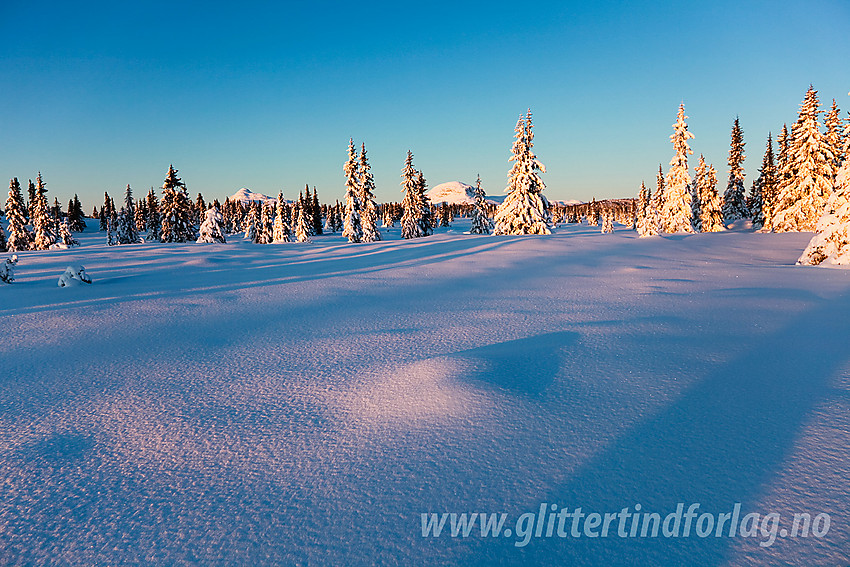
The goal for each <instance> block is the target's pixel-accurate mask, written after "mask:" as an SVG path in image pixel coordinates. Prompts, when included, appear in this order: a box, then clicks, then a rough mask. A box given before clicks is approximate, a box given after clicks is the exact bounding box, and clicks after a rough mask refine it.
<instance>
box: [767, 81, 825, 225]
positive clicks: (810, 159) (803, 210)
mask: <svg viewBox="0 0 850 567" xmlns="http://www.w3.org/2000/svg"><path fill="white" fill-rule="evenodd" d="M820 112H821V110H820V102H819V101H818V97H817V91H816V90H815V89H814V87H811V86H810V87H809V90H808V91H807V92H806V96H805V97H804V99H803V103H802V104H801V105H800V114H799V117H798V118H797V122H796V123H795V124H794V126H793V128H792V129H791V140H790V143H789V147H788V162H789V167H790V169H791V170H792V173H791V175H792V177H791V178H790V179H788V180H786V183H785V185H784V186H783V187H781V193H780V195H779V199H778V201H779V203H778V205H777V209H776V211H775V213H774V218H773V230H774V231H775V232H805V231H814V230H816V228H817V224H818V220H819V219H820V217H821V215H822V214H823V211H824V209H825V208H826V202H827V200H828V199H829V197H830V195H831V194H832V186H833V180H832V178H831V175H830V174H831V172H832V168H831V166H830V164H829V160H830V158H829V156H827V155H826V153H825V152H824V144H823V134H821V131H820V124H819V121H818V115H819V114H820Z"/></svg>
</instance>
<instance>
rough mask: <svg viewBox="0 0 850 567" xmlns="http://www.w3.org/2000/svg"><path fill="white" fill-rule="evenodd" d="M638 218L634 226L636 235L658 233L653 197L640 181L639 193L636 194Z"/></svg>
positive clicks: (642, 235)
mask: <svg viewBox="0 0 850 567" xmlns="http://www.w3.org/2000/svg"><path fill="white" fill-rule="evenodd" d="M637 207H638V213H637V215H638V218H637V223H636V228H637V232H638V235H639V236H640V237H641V238H643V237H646V236H657V235H658V213H657V211H656V210H655V199H653V198H652V195H651V194H650V192H649V189H647V188H646V185H645V184H644V183H643V182H642V181H641V184H640V193H639V194H638V203H637Z"/></svg>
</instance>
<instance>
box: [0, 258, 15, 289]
mask: <svg viewBox="0 0 850 567" xmlns="http://www.w3.org/2000/svg"><path fill="white" fill-rule="evenodd" d="M17 263H18V255H17V254H13V255H12V257H11V258H6V261H5V262H3V263H2V264H0V282H3V283H12V282H13V281H15V264H17Z"/></svg>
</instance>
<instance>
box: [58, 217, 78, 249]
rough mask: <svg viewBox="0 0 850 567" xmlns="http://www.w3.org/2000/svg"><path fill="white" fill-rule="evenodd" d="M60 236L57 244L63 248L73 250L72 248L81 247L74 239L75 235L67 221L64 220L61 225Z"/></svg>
mask: <svg viewBox="0 0 850 567" xmlns="http://www.w3.org/2000/svg"><path fill="white" fill-rule="evenodd" d="M58 230H59V234H58V236H57V240H56V244H58V245H59V247H61V248H71V247H72V246H79V245H80V242H79V241H78V240H77V239H76V238H74V235H73V234H72V233H71V227H70V226H69V225H68V221H67V220H64V219H63V220H62V221H61V222H60V223H59V229H58Z"/></svg>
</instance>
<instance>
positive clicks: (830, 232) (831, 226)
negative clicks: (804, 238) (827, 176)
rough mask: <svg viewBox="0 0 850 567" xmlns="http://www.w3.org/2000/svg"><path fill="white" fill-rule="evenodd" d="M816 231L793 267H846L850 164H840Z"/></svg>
mask: <svg viewBox="0 0 850 567" xmlns="http://www.w3.org/2000/svg"><path fill="white" fill-rule="evenodd" d="M817 231H818V233H817V234H815V236H814V237H813V238H812V239H811V241H810V242H809V245H808V246H806V249H805V250H804V251H803V254H802V255H801V256H800V258H799V259H798V260H797V263H798V264H804V265H810V266H815V265H818V264H823V263H827V264H837V265H846V264H850V160H845V161H844V164H843V165H842V166H841V168H840V169H839V170H838V173H837V174H836V176H835V191H833V193H832V195H830V197H829V201H828V202H827V205H826V207H825V209H824V214H823V216H821V218H820V219H819V221H818V226H817Z"/></svg>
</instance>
